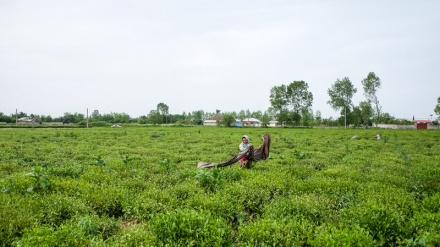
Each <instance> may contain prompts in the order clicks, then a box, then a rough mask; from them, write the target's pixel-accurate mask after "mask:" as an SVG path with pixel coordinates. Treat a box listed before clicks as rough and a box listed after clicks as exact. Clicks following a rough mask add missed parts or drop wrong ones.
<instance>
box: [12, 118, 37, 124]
mask: <svg viewBox="0 0 440 247" xmlns="http://www.w3.org/2000/svg"><path fill="white" fill-rule="evenodd" d="M17 123H18V124H36V122H35V121H34V120H33V119H31V118H29V117H22V118H19V119H17Z"/></svg>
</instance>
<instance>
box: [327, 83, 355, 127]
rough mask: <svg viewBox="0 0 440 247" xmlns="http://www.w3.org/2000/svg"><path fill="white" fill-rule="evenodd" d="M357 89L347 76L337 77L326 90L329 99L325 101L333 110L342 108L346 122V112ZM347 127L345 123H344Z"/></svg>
mask: <svg viewBox="0 0 440 247" xmlns="http://www.w3.org/2000/svg"><path fill="white" fill-rule="evenodd" d="M356 92H357V89H356V88H355V87H354V86H353V84H352V83H351V81H350V79H349V78H348V77H344V78H343V79H342V80H340V79H337V80H336V82H335V83H334V84H333V85H332V86H331V88H329V89H328V90H327V93H328V95H329V97H330V100H329V101H328V102H327V103H328V104H329V105H330V106H331V107H332V108H333V109H335V110H341V109H342V110H343V114H342V115H343V116H344V118H345V123H347V112H349V111H350V109H351V106H352V105H353V103H352V98H353V95H354V94H355V93H356ZM345 127H347V124H345Z"/></svg>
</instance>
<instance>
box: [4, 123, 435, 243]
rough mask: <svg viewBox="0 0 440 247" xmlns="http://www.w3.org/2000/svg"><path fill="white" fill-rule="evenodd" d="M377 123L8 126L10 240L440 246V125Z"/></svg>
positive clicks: (6, 179) (6, 237) (6, 233)
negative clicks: (244, 163)
mask: <svg viewBox="0 0 440 247" xmlns="http://www.w3.org/2000/svg"><path fill="white" fill-rule="evenodd" d="M376 131H377V130H371V129H361V130H358V129H350V130H343V129H284V128H266V129H265V128H217V127H187V128H177V127H144V128H142V127H134V128H120V129H110V128H90V129H0V189H1V191H0V202H1V203H0V246H11V245H12V246H439V245H440V187H439V181H440V131H419V130H383V131H381V135H382V139H381V140H375V139H374V136H375V132H376ZM264 133H269V134H270V135H271V137H272V144H271V154H270V158H269V159H268V160H265V161H260V162H258V163H254V164H253V165H254V166H253V168H252V169H240V168H239V166H238V164H235V165H232V166H229V167H225V168H218V169H198V168H197V167H196V166H197V163H198V162H200V161H207V162H215V163H220V162H223V161H227V160H229V159H230V158H231V157H232V156H234V155H236V154H237V153H238V144H239V143H240V140H241V135H243V134H246V135H248V136H249V137H250V140H251V142H252V143H253V144H254V146H259V145H260V144H261V136H262V135H263V134H264ZM354 135H357V136H358V137H359V138H358V139H352V138H351V137H352V136H354Z"/></svg>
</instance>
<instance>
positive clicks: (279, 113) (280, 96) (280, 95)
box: [270, 84, 288, 123]
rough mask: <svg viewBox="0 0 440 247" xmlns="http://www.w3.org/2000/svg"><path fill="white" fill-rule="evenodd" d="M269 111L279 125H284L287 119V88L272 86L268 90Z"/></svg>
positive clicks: (284, 86)
mask: <svg viewBox="0 0 440 247" xmlns="http://www.w3.org/2000/svg"><path fill="white" fill-rule="evenodd" d="M270 105H271V107H270V111H271V112H273V113H274V115H275V116H276V118H277V120H278V121H279V122H280V123H286V120H287V119H286V117H287V114H286V113H287V106H288V105H287V86H286V85H284V84H282V85H281V86H274V87H272V88H271V89H270Z"/></svg>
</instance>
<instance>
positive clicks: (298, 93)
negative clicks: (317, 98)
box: [286, 81, 313, 114]
mask: <svg viewBox="0 0 440 247" xmlns="http://www.w3.org/2000/svg"><path fill="white" fill-rule="evenodd" d="M286 95H287V102H288V104H289V106H290V108H291V109H292V111H293V112H294V113H298V114H300V113H301V112H302V111H304V110H305V111H309V110H310V108H311V107H312V103H313V94H312V93H311V92H309V85H308V84H307V83H306V82H305V81H294V82H292V83H290V84H289V85H288V86H287V94H286Z"/></svg>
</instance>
